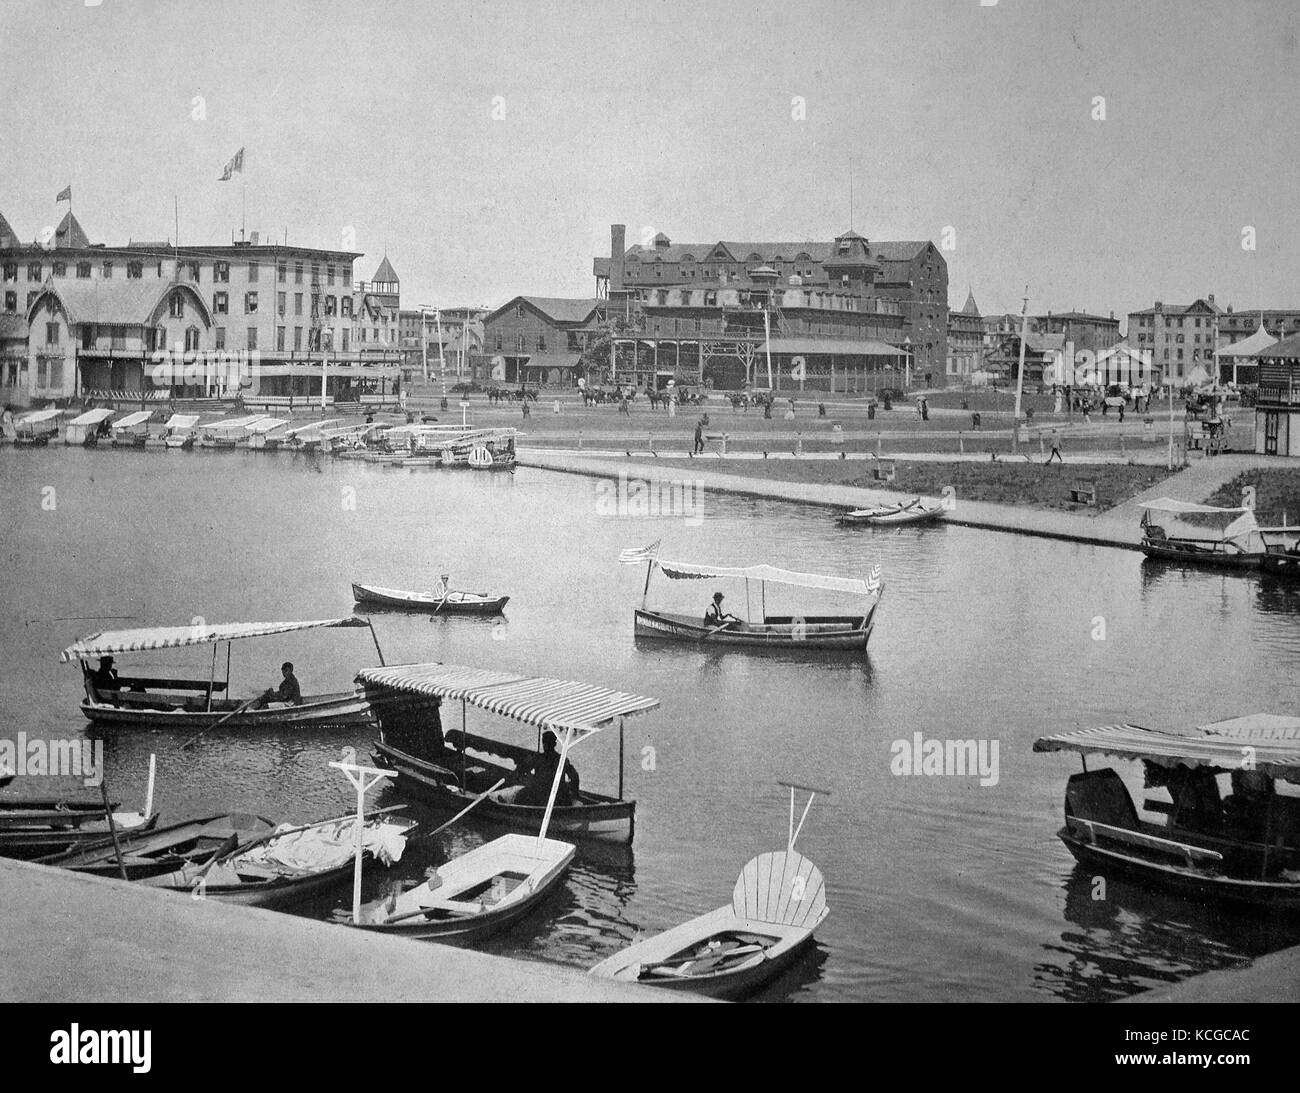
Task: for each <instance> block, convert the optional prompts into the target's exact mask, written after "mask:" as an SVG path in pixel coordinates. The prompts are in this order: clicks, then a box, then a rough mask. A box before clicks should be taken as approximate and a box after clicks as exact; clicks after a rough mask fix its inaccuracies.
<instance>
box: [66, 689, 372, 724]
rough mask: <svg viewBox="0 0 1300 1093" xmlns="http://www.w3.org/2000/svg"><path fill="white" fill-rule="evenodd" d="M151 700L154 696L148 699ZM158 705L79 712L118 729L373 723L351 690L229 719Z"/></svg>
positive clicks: (225, 712) (97, 705)
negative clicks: (219, 725) (298, 704)
mask: <svg viewBox="0 0 1300 1093" xmlns="http://www.w3.org/2000/svg"><path fill="white" fill-rule="evenodd" d="M150 697H153V696H150ZM162 705H163V702H162V700H161V699H160V702H159V706H158V707H153V706H140V705H121V706H115V705H111V704H108V703H103V702H91V701H90V700H89V699H87V700H85V701H83V702H82V703H81V712H82V713H83V714H84V715H85V716H86V719H87V720H89V721H92V722H94V723H95V724H96V725H102V726H106V727H112V728H119V729H163V730H166V729H180V730H184V731H198V730H199V729H206V728H212V727H213V726H215V725H217V724H218V723H220V724H221V728H222V729H223V730H224V729H231V730H240V729H267V728H278V727H283V726H286V725H288V726H295V725H313V726H318V727H319V726H335V725H339V726H342V725H368V724H370V723H371V722H372V720H373V718H372V714H371V711H370V704H369V703H368V702H367V701H366V697H365V695H364V694H363V693H362V692H360V691H354V692H350V693H344V694H335V695H317V696H311V697H308V698H307V699H306V700H305V701H304V702H303V704H302V705H301V706H272V707H268V708H266V709H261V710H243V711H241V712H239V713H236V714H235V715H234V716H230V712H231V708H230V706H229V705H228V703H223V706H224V707H225V708H216V709H212V710H203V709H191V708H186V707H184V706H180V707H178V706H177V705H175V704H173V705H172V706H171V707H170V708H161V707H162Z"/></svg>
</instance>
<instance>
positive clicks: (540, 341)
mask: <svg viewBox="0 0 1300 1093" xmlns="http://www.w3.org/2000/svg"><path fill="white" fill-rule="evenodd" d="M537 352H539V353H545V352H546V335H545V334H538V335H537Z"/></svg>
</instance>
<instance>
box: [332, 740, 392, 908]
mask: <svg viewBox="0 0 1300 1093" xmlns="http://www.w3.org/2000/svg"><path fill="white" fill-rule="evenodd" d="M330 766H332V767H334V768H335V770H341V771H342V772H343V773H344V774H345V775H346V776H347V779H348V781H349V782H351V783H352V784H353V785H354V786H355V787H356V790H357V820H356V842H355V843H354V845H353V866H352V925H353V926H360V925H361V852H362V839H363V836H364V835H365V826H366V794H367V793H369V792H370V791H371V790H372V789H374V788H375V786H377V785H379V783H380V782H381V781H383V779H385V778H392V777H393V772H392V771H391V770H380V769H378V768H377V767H362V766H358V765H357V764H356V763H349V762H342V763H340V762H331V763H330Z"/></svg>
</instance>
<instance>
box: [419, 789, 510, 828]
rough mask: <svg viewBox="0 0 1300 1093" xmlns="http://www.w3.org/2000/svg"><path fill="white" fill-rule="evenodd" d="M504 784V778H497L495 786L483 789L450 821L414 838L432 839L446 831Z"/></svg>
mask: <svg viewBox="0 0 1300 1093" xmlns="http://www.w3.org/2000/svg"><path fill="white" fill-rule="evenodd" d="M505 784H506V780H505V779H504V778H498V779H497V781H496V784H495V785H493V786H491V787H489V788H488V789H485V790H484V791H483V792H482V793H480V794H479V795H478V796H477V797H475V798H474V800H472V801H470V803H469V804H467V805H466V806H465V807H464V808H462V809H461V810H460V811H459V812H457V813H456V815H455V816H453V817H452V818H451V819H450V820H448V821H447V822H446V823H445V824H439V825H438V826H437V827H435V828H434V829H433V830H432V831H429V832H426V833H425V834H423V835H417V836H416V838H417V839H432V838H433V837H434V836H435V835H437V834H438V833H439V832H440V831H446V830H447V828H449V827H451V825H452V824H454V823H455V822H456V821H457V820H459V819H460V818H461V817H462V816H464V815H465V813H467V812H468V811H469V810H470V809H472V808H475V807H476V806H478V805H479V804H481V803H482V802H483V801H486V800H487V797H488V794H489V793H492V792H494V791H495V790H498V789H500V788H501V787H502V786H503V785H505Z"/></svg>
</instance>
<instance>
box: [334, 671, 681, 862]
mask: <svg viewBox="0 0 1300 1093" xmlns="http://www.w3.org/2000/svg"><path fill="white" fill-rule="evenodd" d="M357 682H358V683H360V684H361V685H362V687H363V688H364V689H365V693H366V697H367V698H368V699H369V701H370V706H371V709H372V711H373V714H374V718H375V722H376V724H377V726H378V728H379V740H378V742H377V743H376V745H375V760H376V762H377V763H378V764H379V765H380V766H383V767H386V768H388V769H390V770H394V771H396V772H397V786H396V788H397V790H398V792H399V793H401V794H403V795H404V796H407V797H409V798H411V799H412V800H417V801H420V802H421V803H423V804H427V805H429V806H430V807H432V808H436V809H439V810H441V811H446V812H457V811H460V810H461V809H462V808H464V807H465V806H466V805H468V804H470V803H472V802H474V801H478V802H479V803H478V804H476V805H475V807H474V815H475V816H476V817H477V818H478V819H480V820H483V821H484V822H487V823H493V824H500V825H505V826H509V827H512V828H515V829H516V830H525V831H535V830H537V829H538V827H539V825H540V824H541V821H542V818H543V816H544V815H545V808H544V804H543V802H540V801H530V800H529V799H528V798H527V796H524V795H521V794H517V793H514V792H511V791H509V790H506V791H503V792H497V790H498V789H500V787H501V786H503V785H504V784H506V783H509V782H511V781H513V780H514V779H515V775H516V772H517V771H520V770H523V769H526V768H527V767H528V766H529V765H531V764H533V763H534V762H535V761H537V760H538V758H539V752H538V749H537V747H535V746H534V747H521V746H519V745H517V744H511V743H508V742H506V741H501V740H496V739H489V738H487V737H484V736H480V735H476V734H473V733H470V732H468V731H467V729H466V728H461V729H459V730H451V731H449V732H447V733H446V734H445V735H444V733H443V728H442V714H441V706H442V703H443V701H444V700H449V701H453V702H454V701H456V700H457V699H459V700H460V702H461V721H462V725H464V723H465V720H466V706H467V705H476V706H480V707H482V708H486V709H489V710H492V711H493V712H495V713H498V714H501V715H502V716H505V717H507V718H510V719H511V720H514V721H517V722H519V723H521V724H524V725H528V726H531V727H535V728H538V729H539V730H540V728H541V726H542V725H543V724H545V723H548V722H546V721H545V719H547V718H549V719H550V720H556V719H557V718H559V717H561V716H581V717H582V718H583V719H584V722H585V723H587V724H592V725H595V726H597V727H600V726H605V725H612V724H613V723H614V722H615V721H617V722H618V726H619V771H618V790H617V795H616V796H615V795H611V794H602V793H597V792H594V791H592V790H591V789H590V787H589V786H583V785H582V784H581V782H579V786H578V788H577V790H576V792H572V791H571V792H569V793H566V794H565V795H563V796H561V797H560V798H559V799H558V800H556V801H554V802H553V803H552V807H551V818H550V828H551V829H552V830H553V831H555V832H556V833H558V834H560V835H562V836H564V837H565V838H574V839H590V840H599V841H605V842H619V843H627V842H631V841H632V836H633V834H634V831H635V826H636V802H635V801H633V800H630V799H627V798H625V797H624V786H623V739H624V737H623V719H624V718H626V717H630V716H632V715H634V714H639V713H644V712H647V711H649V710H652V709H654V708H655V707H656V706H658V704H659V703H658V701H657V700H656V699H653V698H647V697H645V696H642V695H632V694H626V693H623V692H619V691H611V690H608V689H606V688H603V687H596V686H592V685H590V684H585V683H577V682H573V681H569V680H558V679H548V678H545V677H530V676H521V675H517V674H515V673H512V672H490V671H487V670H484V669H470V668H466V669H458V668H454V667H449V666H445V665H436V664H431V665H405V666H397V667H387V668H374V669H366V670H365V671H363V672H361V673H360V674H359V675H358V676H357ZM529 696H534V700H532V701H529ZM489 701H491V702H493V703H494V704H492V705H489ZM484 794H486V796H483V795H484ZM521 796H523V797H524V799H522V800H521V799H519V798H520V797H521ZM480 798H482V799H481V800H480Z"/></svg>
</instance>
